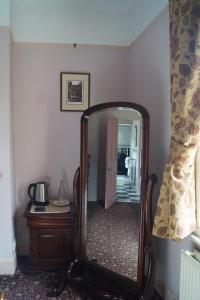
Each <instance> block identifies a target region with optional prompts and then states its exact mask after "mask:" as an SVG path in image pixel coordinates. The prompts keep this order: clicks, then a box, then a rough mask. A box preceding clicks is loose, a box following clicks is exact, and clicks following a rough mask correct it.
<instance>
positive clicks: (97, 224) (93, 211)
mask: <svg viewBox="0 0 200 300" xmlns="http://www.w3.org/2000/svg"><path fill="white" fill-rule="evenodd" d="M87 220H88V227H87V248H86V253H87V256H88V258H90V259H97V262H98V264H100V265H102V266H104V267H105V266H106V268H109V269H110V270H112V271H114V272H117V273H119V274H121V275H124V276H126V277H129V278H130V279H134V280H136V276H137V256H138V239H139V226H138V220H139V205H138V204H135V203H131V202H128V203H121V202H116V203H114V204H113V205H112V206H111V207H110V208H109V209H108V210H105V209H104V208H103V207H102V206H101V205H100V204H98V203H96V202H95V203H92V202H89V203H88V218H87Z"/></svg>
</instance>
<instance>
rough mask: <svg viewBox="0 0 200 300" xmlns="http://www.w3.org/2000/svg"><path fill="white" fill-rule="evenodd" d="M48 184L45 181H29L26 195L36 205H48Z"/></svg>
mask: <svg viewBox="0 0 200 300" xmlns="http://www.w3.org/2000/svg"><path fill="white" fill-rule="evenodd" d="M48 186H49V184H48V183H47V182H45V181H40V182H36V183H31V184H30V185H29V187H28V195H29V197H30V199H31V200H32V201H33V202H34V203H35V204H36V205H48V204H49V200H48Z"/></svg>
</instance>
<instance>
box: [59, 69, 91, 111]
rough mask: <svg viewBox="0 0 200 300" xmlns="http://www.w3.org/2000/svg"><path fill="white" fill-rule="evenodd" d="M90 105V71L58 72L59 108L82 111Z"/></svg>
mask: <svg viewBox="0 0 200 300" xmlns="http://www.w3.org/2000/svg"><path fill="white" fill-rule="evenodd" d="M89 105H90V73H68V72H62V73H60V110H61V111H84V110H86V109H87V108H88V107H89Z"/></svg>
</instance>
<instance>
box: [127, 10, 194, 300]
mask: <svg viewBox="0 0 200 300" xmlns="http://www.w3.org/2000/svg"><path fill="white" fill-rule="evenodd" d="M169 76H170V53H169V14H168V8H166V9H165V10H164V11H163V12H162V13H161V14H160V16H158V17H157V18H156V20H155V21H154V22H153V23H152V24H151V25H150V26H149V27H148V28H147V29H146V30H145V31H144V32H143V33H142V35H141V36H140V37H139V38H138V39H137V40H136V41H135V42H134V43H133V45H132V47H131V49H130V63H129V98H130V99H138V101H139V102H140V103H141V104H143V105H144V106H145V107H146V108H147V109H148V111H149V114H150V127H151V128H150V171H151V172H154V173H156V174H157V176H158V184H157V187H156V191H155V193H154V195H155V196H154V198H155V202H156V201H157V197H158V193H159V189H160V185H161V181H162V176H163V170H164V166H165V162H166V160H167V157H168V152H169V142H170V111H171V107H170V77H169ZM154 242H155V244H154V246H155V252H156V274H157V282H159V283H160V282H161V283H162V284H163V283H164V285H165V286H166V287H169V288H170V289H172V290H173V291H174V292H175V294H176V295H178V293H179V276H180V272H179V270H180V249H181V248H183V249H190V247H191V241H190V239H189V238H188V239H185V240H184V241H183V242H181V243H176V242H173V241H167V240H161V239H156V238H155V239H154ZM165 299H168V298H167V296H166V298H165ZM170 299H172V298H170Z"/></svg>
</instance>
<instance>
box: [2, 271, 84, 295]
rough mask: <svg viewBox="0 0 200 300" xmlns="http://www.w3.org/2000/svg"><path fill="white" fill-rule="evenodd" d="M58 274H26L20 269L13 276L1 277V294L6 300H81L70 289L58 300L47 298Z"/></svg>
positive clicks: (66, 289)
mask: <svg viewBox="0 0 200 300" xmlns="http://www.w3.org/2000/svg"><path fill="white" fill-rule="evenodd" d="M57 278H58V276H57V275H56V273H49V272H43V273H26V274H23V273H22V272H21V271H20V269H19V268H18V269H17V270H16V272H15V275H13V276H0V292H4V294H5V298H4V299H6V300H47V299H58V300H63V299H65V300H80V299H81V297H80V296H79V295H78V294H77V293H76V292H75V291H74V290H73V289H71V288H70V287H66V288H65V289H64V291H63V292H62V294H61V295H60V296H59V297H57V298H50V297H47V296H46V293H47V291H49V288H50V287H51V286H52V285H53V284H54V283H55V281H56V279H57Z"/></svg>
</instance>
